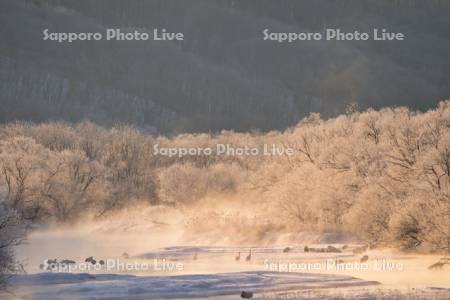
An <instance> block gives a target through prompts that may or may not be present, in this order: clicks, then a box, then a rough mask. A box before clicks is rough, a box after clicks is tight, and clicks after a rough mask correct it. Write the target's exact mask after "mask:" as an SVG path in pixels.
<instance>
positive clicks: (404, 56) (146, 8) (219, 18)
mask: <svg viewBox="0 0 450 300" xmlns="http://www.w3.org/2000/svg"><path fill="white" fill-rule="evenodd" d="M449 14H450V4H449V1H445V0H441V1H416V0H413V1H412V0H398V1H387V0H383V1H345V2H344V1H334V0H317V1H309V2H306V1H286V0H283V1H256V0H255V1H233V0H216V1H207V0H196V1H175V0H152V1H143V0H134V1H116V0H112V1H111V0H110V1H106V0H105V1H83V0H82V1H67V0H19V1H15V0H4V1H1V3H0V38H1V39H2V43H0V102H1V104H2V105H1V106H0V122H7V121H13V120H26V121H36V122H40V121H47V120H65V121H69V122H77V121H80V120H85V119H88V120H91V121H94V122H96V123H99V124H102V125H106V126H112V125H114V124H116V123H126V124H133V125H135V126H138V127H140V128H142V129H145V130H147V131H148V132H155V131H157V132H160V133H176V132H193V131H194V132H208V131H218V130H221V129H234V130H238V131H246V130H252V129H260V130H264V131H266V130H271V129H283V128H286V127H288V126H291V125H293V124H295V123H296V122H297V121H298V120H299V119H300V118H301V117H304V116H306V115H308V114H309V113H310V112H319V113H321V114H322V115H323V116H326V117H332V116H336V115H339V114H340V113H343V112H344V111H345V108H346V107H347V106H348V105H349V104H351V103H357V104H358V105H359V107H360V108H361V109H365V108H368V107H373V108H381V107H384V106H399V105H405V106H408V107H410V108H412V109H421V110H425V109H428V108H430V107H433V106H434V105H436V104H437V103H438V102H439V101H441V100H443V99H447V98H448V97H449V96H450V84H449V80H450V61H449V60H448V57H447V56H448V53H449V52H450V41H449V39H448V37H449V35H450V29H449V28H450V26H449V25H450V23H449V22H450V21H449V18H448V16H449ZM16 20H21V22H20V24H17V23H16ZM109 27H117V28H122V29H124V30H126V29H139V30H142V31H149V32H150V31H152V30H153V28H166V29H167V30H170V31H181V32H183V33H184V34H185V39H184V41H182V42H167V43H158V42H155V41H146V42H137V41H134V42H131V41H130V42H116V41H95V42H89V41H86V42H75V43H71V44H59V43H57V42H49V41H43V40H42V30H43V29H45V28H49V30H51V31H54V32H86V31H100V30H104V29H105V28H109ZM335 27H337V28H341V29H342V30H348V31H353V30H359V31H370V30H372V29H373V28H374V27H378V28H387V29H388V30H390V31H396V32H403V33H405V35H406V36H407V38H406V40H405V41H396V42H392V41H390V42H381V41H364V42H361V41H359V42H358V41H345V42H333V41H315V42H302V43H293V44H278V43H276V42H269V41H263V40H262V30H263V29H264V28H270V30H271V31H274V32H281V31H283V32H286V31H287V32H291V31H292V32H299V31H320V30H323V28H335Z"/></svg>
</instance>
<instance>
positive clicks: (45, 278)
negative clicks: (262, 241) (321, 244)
mask: <svg viewBox="0 0 450 300" xmlns="http://www.w3.org/2000/svg"><path fill="white" fill-rule="evenodd" d="M13 283H14V285H15V286H16V287H17V288H18V289H17V290H18V291H19V292H18V294H20V295H21V296H22V297H24V298H25V299H47V300H52V299H182V298H193V299H199V298H203V297H212V296H227V295H228V296H235V297H234V298H235V299H236V298H238V297H236V296H239V295H240V293H241V291H252V292H254V293H255V296H256V294H258V295H263V294H264V293H269V292H272V293H273V292H276V291H279V292H283V293H285V292H286V291H291V290H298V289H315V288H318V287H319V288H336V287H354V286H358V287H360V286H366V285H373V284H376V283H373V282H367V281H364V280H360V279H356V278H354V277H350V276H342V275H326V274H304V273H279V272H240V273H225V274H206V275H179V276H133V275H90V274H67V273H60V274H53V273H52V274H50V273H47V274H46V273H41V274H34V275H27V276H19V277H17V278H15V279H13ZM274 295H275V294H274Z"/></svg>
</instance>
